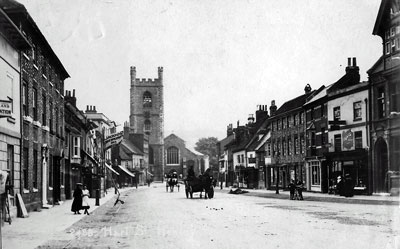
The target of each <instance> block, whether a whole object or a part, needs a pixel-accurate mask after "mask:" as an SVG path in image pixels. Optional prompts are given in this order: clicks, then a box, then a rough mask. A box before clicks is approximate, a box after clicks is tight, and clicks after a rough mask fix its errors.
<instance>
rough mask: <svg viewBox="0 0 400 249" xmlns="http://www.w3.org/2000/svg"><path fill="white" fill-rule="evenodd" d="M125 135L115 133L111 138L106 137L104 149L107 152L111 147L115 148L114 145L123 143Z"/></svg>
mask: <svg viewBox="0 0 400 249" xmlns="http://www.w3.org/2000/svg"><path fill="white" fill-rule="evenodd" d="M123 135H124V132H123V131H121V132H118V133H114V134H111V135H110V136H108V137H106V138H105V139H104V144H105V145H104V147H105V149H106V150H107V149H108V148H110V147H111V146H113V145H114V144H118V143H120V142H121V141H122V137H123Z"/></svg>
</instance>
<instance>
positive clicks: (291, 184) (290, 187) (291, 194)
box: [288, 179, 296, 200]
mask: <svg viewBox="0 0 400 249" xmlns="http://www.w3.org/2000/svg"><path fill="white" fill-rule="evenodd" d="M288 187H289V191H290V200H294V192H295V190H296V185H295V184H294V180H293V179H292V180H291V181H290V183H289V186H288Z"/></svg>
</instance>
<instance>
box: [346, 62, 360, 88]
mask: <svg viewBox="0 0 400 249" xmlns="http://www.w3.org/2000/svg"><path fill="white" fill-rule="evenodd" d="M347 61H348V64H349V65H348V66H347V67H346V75H347V77H349V81H348V82H349V83H350V84H351V85H355V84H358V83H360V68H359V67H358V66H357V59H356V57H353V64H352V65H351V58H347Z"/></svg>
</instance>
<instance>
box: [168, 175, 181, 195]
mask: <svg viewBox="0 0 400 249" xmlns="http://www.w3.org/2000/svg"><path fill="white" fill-rule="evenodd" d="M175 185H176V186H177V187H178V192H179V182H178V174H177V173H176V171H172V172H170V173H169V174H168V175H167V181H166V190H167V192H168V188H169V189H170V191H171V192H174V187H175Z"/></svg>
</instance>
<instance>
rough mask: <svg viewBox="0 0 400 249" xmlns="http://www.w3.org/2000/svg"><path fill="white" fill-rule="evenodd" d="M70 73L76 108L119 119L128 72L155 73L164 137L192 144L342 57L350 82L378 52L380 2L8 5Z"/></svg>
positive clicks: (294, 90)
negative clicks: (353, 70) (160, 83)
mask: <svg viewBox="0 0 400 249" xmlns="http://www.w3.org/2000/svg"><path fill="white" fill-rule="evenodd" d="M19 2H20V3H22V4H24V5H25V7H26V8H27V10H28V12H29V13H30V15H31V16H32V17H33V19H34V20H35V22H36V24H37V25H38V26H39V28H40V30H41V32H42V33H43V34H44V36H45V37H46V39H47V40H48V42H49V44H50V45H51V46H52V48H53V50H54V51H55V53H56V54H57V56H58V58H59V59H60V61H61V62H62V63H63V65H64V67H65V68H66V70H67V71H68V73H69V74H70V76H71V77H70V78H69V79H67V80H65V90H73V89H75V91H76V97H77V105H78V107H79V108H80V109H82V110H85V109H86V106H87V105H93V106H96V109H97V111H98V112H101V113H104V114H105V115H106V116H107V117H108V118H109V119H111V120H114V121H116V122H117V123H118V124H121V126H122V124H123V123H124V122H125V121H129V112H130V103H129V89H130V67H131V66H136V71H137V73H136V75H137V77H138V78H157V77H158V76H157V68H158V67H159V66H162V67H163V68H164V117H165V120H164V121H165V123H164V133H165V136H168V135H169V134H171V133H175V134H176V135H178V136H179V137H181V138H182V139H184V140H185V141H186V142H187V145H188V146H194V144H195V143H196V142H197V141H198V139H200V138H202V137H211V136H212V137H217V138H218V139H223V138H224V137H225V136H226V127H227V125H228V124H231V123H232V124H233V126H234V127H236V125H237V122H238V121H239V122H240V125H243V124H245V123H246V122H247V118H248V116H249V114H254V113H255V111H256V110H257V108H258V107H257V105H267V106H268V108H269V106H270V104H271V101H272V100H275V102H276V105H277V106H278V108H279V107H280V106H281V105H282V104H283V103H284V102H286V101H288V100H290V99H292V98H294V97H296V96H299V95H302V94H303V93H304V87H305V85H306V84H310V85H311V87H312V88H313V89H318V88H319V87H321V86H322V85H325V86H327V85H329V84H332V83H334V82H336V81H337V80H338V79H340V77H342V76H343V75H344V73H345V67H346V65H347V58H348V57H356V58H357V64H358V65H359V67H360V74H361V80H364V81H366V80H368V76H367V73H366V72H367V70H368V69H370V68H371V67H372V65H373V64H374V63H375V62H376V61H377V60H378V58H379V57H380V55H381V53H382V47H381V46H382V45H381V44H382V41H381V38H380V37H378V36H374V35H372V30H373V27H374V24H375V20H376V16H377V13H378V9H379V5H380V0H364V1H360V0H324V1H321V0H288V1H275V0H248V1H244V0H243V1H242V0H219V1H217V0H202V1H194V0H180V1H175V0H149V1H144V0H140V1H138V0H85V1H82V0H19Z"/></svg>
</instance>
